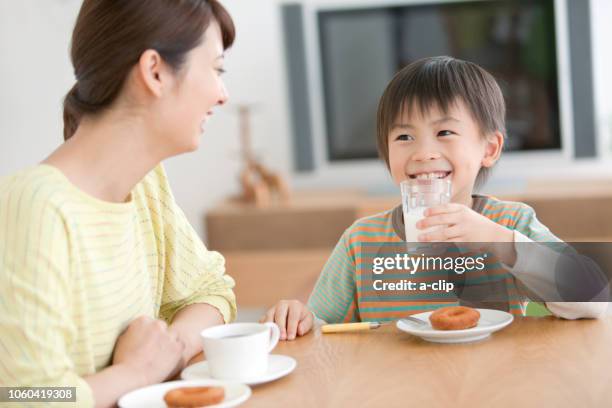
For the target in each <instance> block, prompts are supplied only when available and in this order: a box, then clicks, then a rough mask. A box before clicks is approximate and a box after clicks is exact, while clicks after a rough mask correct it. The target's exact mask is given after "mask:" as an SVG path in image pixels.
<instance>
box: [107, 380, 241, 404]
mask: <svg viewBox="0 0 612 408" xmlns="http://www.w3.org/2000/svg"><path fill="white" fill-rule="evenodd" d="M205 386H222V387H223V388H225V398H224V399H223V401H221V403H219V404H216V405H210V408H230V407H236V406H238V405H240V404H242V403H243V402H244V401H246V400H248V399H249V397H250V396H251V389H250V388H249V387H248V386H247V385H244V384H239V383H235V382H228V381H219V380H193V381H171V382H165V383H161V384H155V385H150V386H148V387H144V388H140V389H138V390H136V391H132V392H130V393H128V394H125V395H124V396H123V397H121V398H120V399H119V407H120V408H158V407H159V408H166V403H165V402H164V395H165V394H166V393H167V392H168V391H170V390H171V389H174V388H179V387H205Z"/></svg>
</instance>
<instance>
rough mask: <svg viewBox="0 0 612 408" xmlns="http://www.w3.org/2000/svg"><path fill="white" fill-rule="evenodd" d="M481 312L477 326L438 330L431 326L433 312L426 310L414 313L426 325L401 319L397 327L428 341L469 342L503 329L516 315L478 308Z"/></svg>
mask: <svg viewBox="0 0 612 408" xmlns="http://www.w3.org/2000/svg"><path fill="white" fill-rule="evenodd" d="M476 310H478V311H479V312H480V320H479V321H478V325H477V326H476V327H472V328H471V329H465V330H436V329H434V328H433V327H431V323H430V322H429V315H430V314H432V313H433V312H424V313H419V314H415V315H412V316H413V317H416V318H418V319H421V320H422V321H423V322H425V323H426V325H420V324H418V323H413V322H410V321H409V320H399V321H398V322H397V328H398V329H400V330H401V331H405V332H406V333H410V334H412V335H414V336H418V337H420V338H422V339H423V340H426V341H431V342H434V343H468V342H471V341H477V340H482V339H485V338H487V337H489V336H490V335H491V333H493V332H496V331H498V330H501V329H503V328H504V327H506V326H507V325H509V324H510V323H512V321H513V320H514V317H513V316H512V315H511V314H510V313H507V312H502V311H501V310H493V309H476Z"/></svg>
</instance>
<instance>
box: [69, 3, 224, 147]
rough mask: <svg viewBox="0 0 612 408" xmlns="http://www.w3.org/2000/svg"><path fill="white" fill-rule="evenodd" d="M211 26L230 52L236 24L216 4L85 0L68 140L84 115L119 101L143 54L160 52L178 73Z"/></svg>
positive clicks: (75, 41)
mask: <svg viewBox="0 0 612 408" xmlns="http://www.w3.org/2000/svg"><path fill="white" fill-rule="evenodd" d="M212 21H216V22H217V23H218V24H219V26H220V28H221V34H222V38H223V47H224V48H225V49H227V48H229V47H230V46H231V45H232V43H233V42H234V36H235V29H234V23H233V21H232V18H231V17H230V15H229V13H228V12H227V11H226V10H225V8H224V7H223V6H222V5H221V4H220V3H219V2H218V1H217V0H147V1H142V0H120V1H117V0H85V1H84V2H83V4H82V6H81V10H80V11H79V15H78V17H77V21H76V25H75V27H74V31H73V33H72V44H71V59H72V65H73V67H74V73H75V76H76V79H77V81H76V84H74V86H73V87H72V89H71V90H70V92H68V94H67V95H66V97H65V99H64V140H68V139H69V138H70V137H71V136H72V135H73V134H74V132H75V131H76V129H77V128H78V126H79V121H80V120H81V118H82V117H83V115H85V114H94V113H97V112H100V111H102V110H103V109H105V108H107V107H109V106H110V105H111V104H112V103H113V102H114V101H115V99H116V98H117V96H118V95H119V93H120V91H121V89H122V88H123V84H124V83H125V80H126V78H127V76H128V74H129V72H130V70H131V69H132V67H133V66H134V65H135V64H137V63H138V60H139V59H140V56H141V55H142V53H143V52H144V51H146V50H148V49H153V50H156V51H157V52H158V53H159V54H160V55H161V57H162V59H163V60H164V62H165V63H166V64H168V65H169V66H170V67H171V68H172V69H173V70H174V71H175V72H178V71H179V70H180V69H181V67H182V66H183V64H184V62H185V59H186V56H187V53H188V52H189V51H190V50H192V49H193V48H195V47H197V46H198V45H199V44H200V42H201V40H202V36H203V35H204V32H205V31H206V29H207V28H208V26H209V25H210V23H211V22H212Z"/></svg>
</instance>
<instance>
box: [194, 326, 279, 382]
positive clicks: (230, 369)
mask: <svg viewBox="0 0 612 408" xmlns="http://www.w3.org/2000/svg"><path fill="white" fill-rule="evenodd" d="M200 336H201V337H202V344H203V347H204V355H205V356H206V361H207V362H208V368H209V370H210V375H211V376H212V377H214V378H217V379H222V380H234V381H243V380H248V379H252V378H257V377H260V376H262V375H264V374H265V373H266V371H267V370H268V355H269V354H270V352H271V351H272V349H274V347H276V344H277V343H278V339H279V338H280V330H279V329H278V326H277V325H276V324H274V323H271V322H267V323H230V324H224V325H220V326H214V327H209V328H207V329H205V330H202V332H201V333H200Z"/></svg>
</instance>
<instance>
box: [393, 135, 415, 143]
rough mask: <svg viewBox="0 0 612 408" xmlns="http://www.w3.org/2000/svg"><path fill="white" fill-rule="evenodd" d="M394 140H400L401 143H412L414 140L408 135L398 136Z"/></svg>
mask: <svg viewBox="0 0 612 408" xmlns="http://www.w3.org/2000/svg"><path fill="white" fill-rule="evenodd" d="M395 140H401V141H404V142H407V141H412V140H414V137H412V136H410V135H399V136H397V137H396V138H395Z"/></svg>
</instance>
